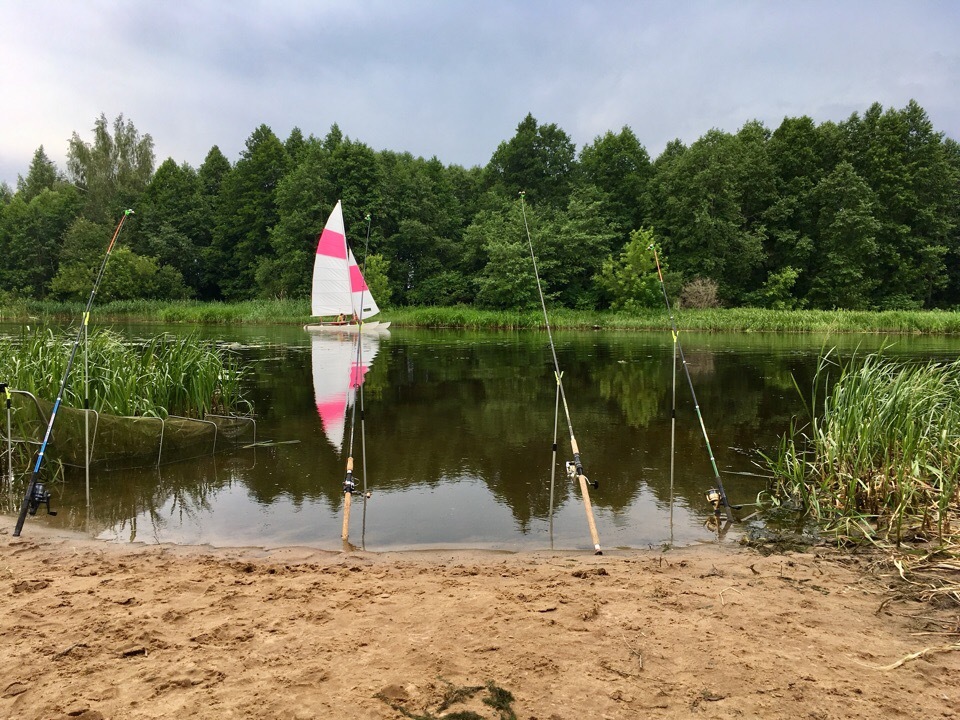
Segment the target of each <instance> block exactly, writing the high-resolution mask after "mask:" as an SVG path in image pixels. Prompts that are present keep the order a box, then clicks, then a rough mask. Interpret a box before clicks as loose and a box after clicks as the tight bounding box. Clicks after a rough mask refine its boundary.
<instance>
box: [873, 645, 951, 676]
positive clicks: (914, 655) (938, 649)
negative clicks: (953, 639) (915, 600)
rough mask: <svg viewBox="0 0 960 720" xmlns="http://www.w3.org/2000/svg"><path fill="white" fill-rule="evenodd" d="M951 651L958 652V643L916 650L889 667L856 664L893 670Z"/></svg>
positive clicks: (875, 668) (874, 668)
mask: <svg viewBox="0 0 960 720" xmlns="http://www.w3.org/2000/svg"><path fill="white" fill-rule="evenodd" d="M952 650H960V643H954V644H953V645H938V646H935V647H928V648H924V649H923V650H918V651H917V652H915V653H910V654H909V655H905V656H904V657H902V658H900V659H899V660H897V661H896V662H893V663H890V664H889V665H883V666H880V667H877V666H876V665H867V664H866V663H857V664H858V665H863V666H864V667H868V668H870V669H871V670H895V669H896V668H898V667H900V666H901V665H904V664H906V663H908V662H910V661H911V660H916V659H917V658H922V657H923V656H924V655H933V654H934V653H943V652H950V651H952Z"/></svg>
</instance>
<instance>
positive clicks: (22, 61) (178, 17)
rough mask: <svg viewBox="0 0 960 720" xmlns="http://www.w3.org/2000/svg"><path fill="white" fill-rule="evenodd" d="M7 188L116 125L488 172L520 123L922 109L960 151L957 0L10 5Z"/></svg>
mask: <svg viewBox="0 0 960 720" xmlns="http://www.w3.org/2000/svg"><path fill="white" fill-rule="evenodd" d="M0 68H2V71H0V102H2V105H0V107H2V109H0V182H7V183H8V184H9V185H10V186H11V187H15V186H16V181H17V175H18V174H23V175H25V174H26V172H27V169H28V167H29V163H30V159H31V157H32V156H33V153H34V151H35V150H36V149H37V147H39V146H40V145H43V146H44V149H45V150H46V152H47V154H48V155H49V156H50V157H51V158H53V159H54V160H55V161H56V162H57V163H58V165H59V166H60V167H61V169H63V168H64V167H65V166H64V159H65V156H66V150H67V142H68V140H69V138H70V136H71V135H72V133H73V132H77V133H79V135H80V137H81V138H83V139H84V140H87V141H90V140H91V139H92V133H91V128H92V127H93V124H94V121H95V119H96V118H97V117H98V116H99V115H100V114H101V113H104V114H105V115H106V116H107V118H108V119H110V120H111V122H112V120H113V119H114V118H115V117H116V116H117V115H118V114H120V113H123V115H124V116H125V117H126V118H128V119H130V120H132V121H133V123H134V125H135V126H136V127H137V129H138V130H139V131H140V132H141V133H149V134H150V135H151V136H152V137H153V139H154V142H155V147H156V155H157V162H158V164H159V162H161V161H162V160H163V159H165V158H167V157H173V158H174V159H175V160H176V161H177V162H187V163H190V164H191V165H193V166H194V167H196V166H198V165H199V164H200V163H201V162H202V161H203V158H204V157H205V155H206V154H207V152H208V151H209V150H210V148H211V147H212V146H213V145H218V146H219V147H220V149H221V150H222V151H223V152H224V154H225V155H226V156H227V157H228V158H229V159H230V160H231V161H236V159H237V158H238V157H239V154H240V152H241V151H242V150H243V147H244V143H245V141H246V139H247V138H248V137H249V136H250V134H251V133H252V132H253V130H254V129H255V128H256V127H258V126H259V125H260V124H263V123H266V124H267V125H269V126H270V127H271V128H272V129H273V131H274V132H275V133H276V134H277V135H278V136H280V138H281V139H284V138H286V137H287V135H288V134H289V133H290V131H291V129H293V128H294V127H299V128H300V129H301V130H302V131H303V132H304V134H305V135H309V134H313V135H316V136H318V137H323V136H324V135H326V133H327V131H328V130H329V129H330V126H331V125H332V124H333V123H337V124H339V126H340V128H341V130H342V131H343V132H344V133H345V134H346V135H348V136H350V137H351V138H353V139H354V140H359V141H362V142H364V143H366V144H368V145H370V146H371V147H372V148H374V149H375V150H381V149H389V150H397V151H409V152H411V153H413V154H414V155H422V156H424V157H431V156H436V157H438V158H439V159H440V160H441V161H442V162H443V163H445V164H454V163H456V164H460V165H465V166H473V165H484V164H486V163H487V161H488V160H489V159H490V156H491V154H492V153H493V151H494V150H495V149H496V147H497V145H498V144H499V143H500V142H502V141H504V140H508V139H509V138H511V137H512V136H513V134H514V132H515V130H516V127H517V124H518V123H519V122H520V121H521V120H522V119H523V117H524V116H525V115H526V114H527V113H528V112H529V113H533V116H534V117H535V118H536V119H537V121H538V122H540V123H556V124H557V125H558V126H559V127H560V128H562V129H563V130H564V131H565V132H566V133H567V134H568V135H569V136H570V137H571V138H572V140H573V141H574V142H575V143H576V145H577V148H578V149H580V148H582V147H583V145H585V144H586V143H589V142H592V141H593V140H594V139H595V138H596V137H597V136H599V135H601V134H603V133H605V132H606V131H607V130H613V131H619V130H620V128H622V127H623V126H625V125H627V126H629V127H630V128H632V129H633V131H634V132H635V133H636V135H637V136H638V137H639V139H640V141H641V142H642V143H643V144H644V145H645V146H646V148H647V149H648V151H649V152H650V154H651V156H652V157H656V156H657V155H658V154H659V153H660V152H661V151H662V150H663V148H664V146H665V145H666V143H667V142H668V141H670V140H672V139H674V138H680V139H681V140H683V141H684V142H687V143H689V142H692V141H694V140H696V139H697V138H698V137H700V136H701V135H702V134H703V133H705V132H706V131H707V130H709V129H710V128H720V129H722V130H727V131H731V132H733V131H736V130H737V129H738V128H739V127H741V126H742V125H743V124H744V122H746V121H748V120H750V119H759V120H761V121H763V122H764V123H765V124H766V125H767V126H768V127H770V128H771V129H774V128H776V127H777V126H778V125H779V123H780V122H781V121H782V120H783V118H784V117H785V116H791V117H792V116H799V115H809V116H811V117H813V118H814V120H816V121H818V122H822V121H825V120H835V121H839V120H843V119H845V118H847V117H848V116H849V115H850V114H851V113H853V112H862V111H864V110H865V109H866V108H867V107H869V106H870V105H871V104H872V103H873V102H880V103H881V104H882V105H883V106H884V107H891V106H892V107H898V108H899V107H903V106H904V105H905V104H906V103H907V102H908V101H909V100H910V99H911V98H913V99H916V100H917V101H918V102H919V103H920V105H921V106H923V107H924V108H925V109H926V111H927V113H928V114H929V116H930V119H931V120H932V121H933V124H934V127H935V128H936V129H937V130H938V131H941V132H944V133H946V134H947V135H948V136H950V137H953V138H955V139H960V2H957V1H955V0H904V1H894V0H828V1H821V0H793V1H787V0H664V1H660V0H580V1H575V0H525V1H524V0H512V1H510V0H472V1H468V0H224V1H222V2H221V1H217V0H206V1H204V0H193V1H190V0H167V1H163V2H161V1H158V0H0Z"/></svg>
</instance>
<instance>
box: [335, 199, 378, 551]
mask: <svg viewBox="0 0 960 720" xmlns="http://www.w3.org/2000/svg"><path fill="white" fill-rule="evenodd" d="M365 220H366V221H367V236H366V240H365V241H364V246H363V267H362V269H361V271H360V274H361V275H362V276H363V278H364V281H363V287H362V288H361V289H360V308H359V312H357V313H355V315H356V318H357V359H356V363H355V364H354V366H353V369H352V371H351V375H352V380H353V388H354V392H355V393H356V395H358V396H359V400H358V398H357V397H354V402H353V408H352V409H351V413H350V446H349V456H348V457H347V475H346V478H345V479H344V481H343V493H344V512H343V531H342V532H341V539H343V540H346V539H347V537H348V536H349V525H350V503H351V501H352V498H353V493H354V492H356V481H355V480H354V478H353V439H354V436H355V434H356V430H357V405H358V404H359V405H360V454H361V462H362V463H363V495H362V497H363V517H362V522H361V534H360V538H361V545H362V544H363V540H364V536H365V534H366V522H367V499H368V498H369V497H370V493H369V492H368V491H367V433H366V425H365V418H364V411H363V352H362V333H363V295H364V293H365V292H366V289H367V288H366V275H367V255H368V254H369V252H368V251H369V247H370V224H371V220H370V214H369V213H367V216H366V218H365Z"/></svg>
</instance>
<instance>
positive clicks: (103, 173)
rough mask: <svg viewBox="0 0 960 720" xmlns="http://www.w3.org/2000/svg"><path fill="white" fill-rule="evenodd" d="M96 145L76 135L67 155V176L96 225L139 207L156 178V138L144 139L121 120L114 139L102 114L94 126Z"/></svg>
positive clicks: (86, 212)
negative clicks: (145, 189) (147, 188)
mask: <svg viewBox="0 0 960 720" xmlns="http://www.w3.org/2000/svg"><path fill="white" fill-rule="evenodd" d="M93 136H94V137H93V142H92V143H86V142H84V141H83V140H82V139H81V138H80V136H79V135H78V134H77V133H76V132H74V133H73V136H72V137H71V138H70V145H69V149H68V151H67V172H68V173H69V175H70V178H71V180H73V182H74V183H75V184H76V185H77V187H79V188H80V189H81V190H82V191H83V192H84V209H83V213H84V215H85V216H86V217H87V218H89V219H90V220H93V221H94V222H112V221H113V220H115V219H116V218H118V217H119V216H120V215H121V214H122V213H123V211H124V210H125V209H127V208H129V207H132V206H134V205H136V200H137V198H138V197H139V196H140V193H141V192H143V190H144V188H146V186H147V183H148V182H149V180H150V176H151V175H152V174H153V161H154V160H153V138H152V137H150V135H149V134H147V135H144V136H142V137H141V136H140V133H139V132H138V131H137V129H136V127H134V125H133V122H132V121H130V120H127V121H124V119H123V115H122V114H120V115H118V116H117V119H116V120H114V123H113V135H111V134H110V129H109V127H108V125H107V117H106V115H103V114H101V115H100V117H99V118H97V120H96V122H95V123H94V126H93Z"/></svg>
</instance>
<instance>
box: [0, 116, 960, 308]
mask: <svg viewBox="0 0 960 720" xmlns="http://www.w3.org/2000/svg"><path fill="white" fill-rule="evenodd" d="M153 165H154V156H153V141H152V139H151V137H150V136H149V135H141V134H140V133H139V132H138V131H137V129H136V128H135V127H134V126H133V124H132V122H130V121H128V120H125V119H124V117H123V116H122V115H121V116H119V117H117V119H116V120H115V121H114V122H113V123H112V124H110V123H108V122H107V119H106V117H105V116H104V115H101V116H100V117H99V118H98V119H97V120H96V122H95V124H94V128H93V138H92V141H90V142H87V141H84V140H82V139H81V138H80V136H79V135H78V134H77V133H74V134H73V137H72V138H71V140H70V142H69V148H68V162H67V178H68V179H69V181H70V182H68V181H67V180H66V179H65V178H63V177H61V176H60V174H59V171H58V170H57V169H56V167H55V166H54V165H53V163H52V162H50V160H49V158H48V157H47V155H46V153H45V152H44V148H43V147H42V146H41V147H40V148H39V149H38V150H37V151H36V153H35V155H34V158H33V161H32V162H31V164H30V168H29V171H28V172H27V173H26V177H20V178H19V180H18V183H17V191H16V193H13V192H12V191H11V190H10V188H8V187H0V254H2V255H3V257H4V258H5V260H6V263H5V264H4V265H3V266H0V293H3V294H4V295H5V296H8V297H13V296H18V297H23V298H28V299H39V298H43V297H45V296H46V294H47V293H48V292H50V288H51V285H50V283H51V281H52V280H53V278H54V277H58V278H59V279H58V282H57V292H58V293H59V294H60V296H74V295H75V294H76V292H78V291H79V287H80V286H81V285H82V284H83V282H82V272H81V271H80V269H79V268H77V267H71V265H74V264H76V263H78V262H80V263H82V262H84V260H83V258H84V257H86V256H85V255H84V256H79V255H78V254H77V253H74V252H73V251H68V250H67V246H68V245H70V244H77V243H78V242H79V239H78V238H68V237H67V236H66V232H67V230H68V228H70V227H71V226H72V225H73V223H74V221H75V220H77V219H78V218H80V217H82V218H83V219H84V220H85V221H87V222H91V223H94V224H97V225H99V226H101V227H107V228H109V227H113V225H114V223H115V222H116V220H117V218H118V217H119V214H120V212H122V211H123V210H124V209H126V208H127V207H132V208H134V209H135V210H136V211H137V215H136V216H135V217H134V218H133V219H132V221H131V222H130V223H129V224H128V226H127V228H126V229H125V231H124V243H125V244H126V245H127V246H128V247H129V248H130V249H131V250H132V251H133V253H134V254H135V256H136V257H139V258H152V259H153V260H152V262H154V263H155V264H156V270H155V272H154V273H153V274H154V276H155V278H154V279H155V282H153V284H152V285H151V286H150V287H149V289H144V290H141V291H140V295H141V296H144V295H146V296H153V295H156V294H157V293H164V292H169V293H171V297H172V296H177V297H180V296H183V295H184V294H190V295H192V296H194V297H198V298H201V299H205V300H223V299H229V300H242V299H252V298H256V297H259V298H266V297H273V298H291V299H294V298H301V297H305V296H306V295H307V293H308V290H309V286H310V275H311V268H312V265H313V254H314V251H315V247H316V238H317V235H318V233H319V232H320V230H321V229H322V226H323V223H324V222H325V220H326V217H327V216H328V214H329V212H330V209H331V208H332V207H333V206H334V204H335V203H336V201H337V200H338V199H339V200H342V201H343V207H344V214H345V221H346V230H347V236H348V239H349V241H350V243H351V247H352V248H353V251H354V253H355V255H356V256H357V259H358V261H360V262H361V263H362V262H363V261H364V256H365V255H366V254H367V253H369V254H370V256H371V258H372V257H374V256H379V257H380V258H382V260H383V261H384V264H383V265H382V268H383V273H384V276H385V278H386V284H385V286H384V288H383V289H382V290H381V289H380V288H379V286H378V290H377V295H378V302H379V303H380V304H381V306H382V307H383V306H385V303H387V302H389V303H390V304H391V305H392V306H394V307H402V306H404V305H409V304H416V305H423V304H434V305H442V304H475V305H477V306H478V307H484V308H491V309H492V308H503V309H507V308H524V307H530V306H532V305H535V304H536V303H537V301H538V298H537V297H536V293H535V282H531V266H532V261H529V258H528V256H529V252H527V251H526V250H525V249H524V246H525V245H526V237H525V232H524V229H523V227H522V225H523V223H522V218H521V216H520V213H519V212H518V204H519V201H518V193H519V192H520V191H524V192H525V193H526V201H527V203H528V209H529V210H530V215H531V236H532V239H533V242H534V248H535V254H536V258H537V262H538V263H539V265H540V269H541V280H542V282H543V285H544V293H545V296H546V297H547V299H548V300H549V301H550V303H551V309H553V308H558V307H570V308H580V309H590V308H596V307H604V306H607V305H612V306H615V307H626V305H621V304H620V303H621V302H622V301H623V302H625V301H626V300H627V299H628V298H629V295H630V293H631V292H633V291H635V290H637V288H634V289H633V290H631V289H630V285H631V282H632V280H630V279H629V273H628V272H627V268H628V266H629V265H630V262H631V261H630V260H629V257H628V255H629V253H628V255H621V253H622V252H623V251H624V250H625V248H626V246H627V245H628V243H629V241H630V232H631V229H633V228H642V227H655V228H656V229H657V236H658V239H659V242H660V243H661V244H662V247H663V250H664V254H665V255H666V256H667V257H668V258H669V260H670V264H671V268H672V273H671V277H670V279H669V280H670V282H671V283H676V285H677V286H681V285H688V284H689V283H690V282H692V281H694V280H695V279H696V278H702V279H703V280H704V281H708V282H710V283H713V284H714V285H715V286H716V288H717V295H718V298H719V300H720V301H722V303H723V304H724V305H726V306H729V307H742V306H749V305H759V306H762V307H766V308H770V309H787V308H802V307H810V308H824V309H826V308H846V309H858V310H859V309H875V310H887V309H932V308H949V307H960V144H958V143H957V142H956V141H955V140H953V139H950V138H946V137H944V135H943V133H940V132H936V131H935V130H934V128H933V126H932V123H931V122H930V120H929V118H928V117H927V115H926V113H925V111H924V110H923V108H921V107H920V106H919V105H918V104H917V103H916V102H913V101H911V102H910V103H908V104H907V106H906V107H904V108H901V109H897V108H887V109H884V108H882V107H881V106H880V105H879V104H874V105H873V106H871V107H870V108H868V109H867V110H866V112H864V113H863V114H862V115H861V114H856V113H855V114H853V115H852V116H851V117H850V118H848V119H847V120H845V121H843V122H839V123H835V122H824V123H821V124H819V125H818V124H816V123H815V122H814V121H813V120H812V119H811V118H809V117H806V116H803V117H796V118H785V119H784V120H783V122H782V123H781V124H780V126H779V127H777V128H776V129H775V130H773V131H772V132H771V131H770V130H769V129H767V128H766V127H765V126H764V125H763V124H762V123H760V122H758V121H749V122H746V123H744V125H743V126H742V127H741V128H740V129H739V130H738V131H737V132H736V133H732V134H731V133H726V132H722V131H719V130H711V131H710V132H708V133H706V134H705V135H704V136H703V137H701V138H699V139H697V140H696V141H694V142H693V143H692V144H691V145H690V146H689V147H686V146H685V145H683V143H681V142H679V141H674V142H671V143H669V144H668V145H667V147H666V148H665V149H664V151H663V152H662V153H661V154H660V156H659V157H657V158H656V159H655V160H654V161H653V162H652V163H651V162H650V158H649V156H648V154H647V151H646V150H645V148H644V147H643V146H642V145H641V144H640V142H639V141H638V139H637V137H636V136H635V134H634V133H633V131H632V130H631V129H630V128H629V127H624V128H622V129H621V130H620V131H619V132H618V133H613V132H606V133H604V134H602V135H600V136H598V137H597V138H595V139H594V141H593V142H592V143H588V144H587V145H585V146H584V147H583V148H582V150H581V151H580V153H579V155H578V154H577V152H576V148H575V146H574V144H573V143H572V142H571V141H570V138H569V137H568V136H567V134H566V133H565V132H564V131H563V130H562V129H561V128H559V127H557V126H556V125H552V124H541V123H538V122H537V120H536V119H534V117H533V116H532V115H530V114H528V115H526V117H524V118H523V120H522V121H521V122H520V123H519V124H518V125H517V129H516V133H515V134H514V136H513V137H512V138H510V139H508V140H506V141H505V142H503V143H501V144H500V145H499V146H498V147H497V148H496V150H495V151H494V152H493V153H492V155H491V159H490V162H489V163H487V165H486V166H484V167H473V168H462V167H459V166H456V165H453V166H445V165H443V163H441V162H440V161H439V160H438V159H437V158H431V159H424V158H420V157H414V156H412V155H411V154H410V153H405V152H395V151H389V150H383V151H379V152H376V151H374V150H372V149H371V148H370V147H368V146H367V145H365V144H363V143H362V142H358V141H356V140H351V139H350V138H348V137H346V136H345V135H344V134H343V133H342V132H341V130H340V128H339V127H338V126H337V125H335V124H334V125H333V126H331V128H330V130H329V132H328V133H327V135H326V136H325V137H323V138H322V139H320V138H316V137H314V136H313V135H310V136H304V134H303V132H302V131H300V130H299V129H297V128H295V129H294V130H293V131H291V133H290V135H289V137H288V138H287V139H286V140H285V141H281V140H280V139H279V138H277V137H276V135H275V134H274V133H273V132H272V131H271V130H270V128H269V127H267V126H265V125H261V126H260V127H258V128H257V129H256V130H254V132H253V133H252V134H251V136H250V137H249V138H248V139H247V143H246V147H245V149H244V151H243V153H241V157H240V159H239V160H238V161H237V163H236V165H235V166H231V163H230V161H228V160H227V158H226V157H224V155H223V153H222V152H221V151H220V150H219V148H218V147H217V146H214V147H212V148H211V149H210V152H209V153H208V154H207V157H206V158H205V160H204V162H203V163H202V164H201V166H200V167H199V169H197V170H194V169H193V168H191V167H190V166H189V165H186V164H184V163H178V162H177V161H175V160H174V159H172V158H170V159H167V160H166V161H165V162H163V163H162V164H161V165H160V167H158V168H157V169H156V172H154V170H153ZM367 214H369V215H370V216H371V217H372V223H371V225H370V233H369V245H367V224H366V222H365V220H364V218H365V216H366V215H367ZM61 244H62V245H63V248H62V249H61ZM82 244H83V243H80V245H82ZM78 247H79V245H78ZM92 248H93V244H90V246H89V247H88V249H87V250H86V251H85V252H87V253H92V254H93V255H100V252H101V251H100V250H96V251H94V250H93V249H92ZM528 249H529V248H527V250H528ZM525 258H527V259H525ZM129 259H130V260H131V262H132V264H134V265H136V264H139V268H140V269H139V270H138V271H137V273H133V274H132V275H131V277H134V276H137V275H138V273H139V275H143V273H147V274H150V269H149V268H148V267H147V265H146V264H145V263H143V262H140V261H135V262H134V258H133V257H131V258H129ZM604 260H607V263H608V264H607V265H606V267H605V266H604ZM87 262H88V263H89V262H90V261H89V260H87ZM375 262H376V263H379V262H380V261H375ZM375 267H376V265H375ZM618 273H619V275H618ZM178 278H179V279H182V283H181V282H180V281H179V280H178ZM184 286H185V287H186V293H185V292H184V289H183V288H184ZM673 290H675V288H672V289H671V296H673V295H675V294H676V293H674V292H673ZM120 292H121V294H122V295H124V296H126V295H129V294H130V293H131V290H129V289H127V290H121V291H120ZM388 294H389V300H385V299H384V298H386V297H387V295H388ZM618 296H622V297H621V299H617V297H618ZM640 304H641V305H642V302H640ZM636 306H637V303H636V302H634V303H633V304H632V305H631V307H636Z"/></svg>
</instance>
